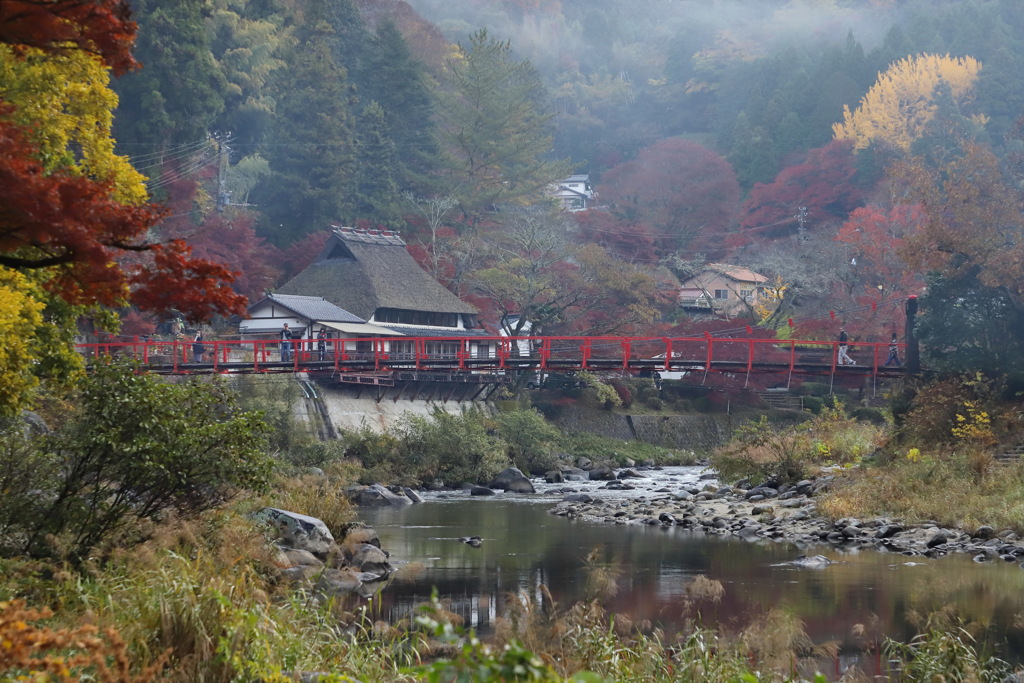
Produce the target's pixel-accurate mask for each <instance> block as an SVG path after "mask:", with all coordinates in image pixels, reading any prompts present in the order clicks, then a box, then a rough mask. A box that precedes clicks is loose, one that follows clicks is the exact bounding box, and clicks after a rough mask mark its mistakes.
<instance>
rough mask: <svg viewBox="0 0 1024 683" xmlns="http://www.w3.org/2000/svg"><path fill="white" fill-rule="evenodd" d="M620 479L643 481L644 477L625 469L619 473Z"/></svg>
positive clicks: (634, 471)
mask: <svg viewBox="0 0 1024 683" xmlns="http://www.w3.org/2000/svg"><path fill="white" fill-rule="evenodd" d="M618 478H619V479H642V478H643V475H642V474H638V473H637V471H636V470H632V469H625V470H622V471H621V472H619V474H618Z"/></svg>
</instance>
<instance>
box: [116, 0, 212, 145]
mask: <svg viewBox="0 0 1024 683" xmlns="http://www.w3.org/2000/svg"><path fill="white" fill-rule="evenodd" d="M206 9H207V7H206V2H205V1H204V0H160V1H159V2H157V0H136V1H135V2H133V3H132V12H133V14H134V15H135V18H136V20H137V21H138V23H139V36H138V40H137V42H136V47H135V57H136V58H137V59H138V60H139V61H140V62H141V63H142V64H144V65H145V66H144V68H142V69H140V70H138V71H135V72H133V73H130V74H128V75H127V76H124V77H123V78H121V79H118V81H117V82H116V83H115V84H114V90H115V92H117V94H118V97H119V98H120V103H119V105H118V108H117V112H116V118H115V120H114V136H115V138H116V139H117V140H118V142H119V143H123V144H130V145H140V144H142V145H156V150H157V151H159V150H160V149H166V148H170V147H174V146H178V145H182V144H185V143H189V142H196V141H197V140H202V139H203V138H204V137H205V136H206V133H207V132H208V130H209V128H210V125H211V123H212V122H213V120H214V118H215V117H216V116H217V115H218V114H219V113H220V112H221V110H222V109H223V107H224V97H223V93H224V90H225V87H226V81H225V79H224V76H223V74H222V73H221V72H220V70H219V69H218V66H217V64H216V62H215V61H214V59H213V55H212V54H211V52H210V42H209V39H208V37H207V33H206V28H205V26H204V24H203V21H204V16H203V15H204V11H205V10H206ZM129 151H131V152H135V153H137V152H138V151H139V150H138V149H137V148H134V147H132V148H130V149H129ZM145 151H146V152H147V153H148V152H150V151H152V148H150V149H146V150H145Z"/></svg>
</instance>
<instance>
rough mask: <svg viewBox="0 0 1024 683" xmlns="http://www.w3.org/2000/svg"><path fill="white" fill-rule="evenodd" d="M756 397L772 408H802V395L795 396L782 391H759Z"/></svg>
mask: <svg viewBox="0 0 1024 683" xmlns="http://www.w3.org/2000/svg"><path fill="white" fill-rule="evenodd" d="M757 395H758V397H760V399H761V400H762V401H764V402H765V404H767V406H768V407H769V408H772V409H774V410H803V409H804V399H803V396H795V395H793V394H790V393H788V392H784V391H759V392H757Z"/></svg>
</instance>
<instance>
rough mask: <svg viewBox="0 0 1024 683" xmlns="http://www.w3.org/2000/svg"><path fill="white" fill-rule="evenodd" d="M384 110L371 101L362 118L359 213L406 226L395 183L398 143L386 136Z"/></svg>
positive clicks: (393, 225)
mask: <svg viewBox="0 0 1024 683" xmlns="http://www.w3.org/2000/svg"><path fill="white" fill-rule="evenodd" d="M384 120H385V116H384V110H383V109H382V108H381V106H380V105H379V104H377V103H376V102H370V103H369V104H368V105H366V107H365V108H364V109H363V112H362V114H361V115H360V117H359V180H358V187H357V188H356V197H355V201H356V206H355V209H356V215H357V216H358V217H359V218H360V219H365V220H368V221H370V222H372V223H375V224H379V225H385V226H387V227H389V228H399V227H401V226H402V225H403V223H402V221H401V214H400V209H399V204H400V200H401V196H400V194H399V191H398V184H397V183H396V182H395V177H394V170H395V168H396V165H395V145H394V143H393V142H391V139H390V138H389V137H388V136H387V132H386V129H387V126H386V124H385V122H384Z"/></svg>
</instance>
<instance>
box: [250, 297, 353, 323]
mask: <svg viewBox="0 0 1024 683" xmlns="http://www.w3.org/2000/svg"><path fill="white" fill-rule="evenodd" d="M268 301H271V302H273V303H275V304H277V305H278V306H281V307H282V308H286V309H288V310H289V311H291V312H292V313H295V314H296V315H297V316H298V317H300V318H306V319H307V320H314V321H316V322H333V323H364V322H366V321H365V320H363V319H362V318H360V317H359V316H357V315H354V314H352V313H349V312H348V311H346V310H345V309H344V308H341V307H339V306H335V305H334V304H332V303H331V302H330V301H327V300H326V299H324V298H323V297H322V296H299V295H295V294H268V295H267V296H266V298H264V299H262V300H260V301H258V302H256V303H255V304H253V305H252V306H249V310H250V311H252V310H255V309H257V308H259V307H260V306H262V305H263V304H265V303H266V302H268Z"/></svg>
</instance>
